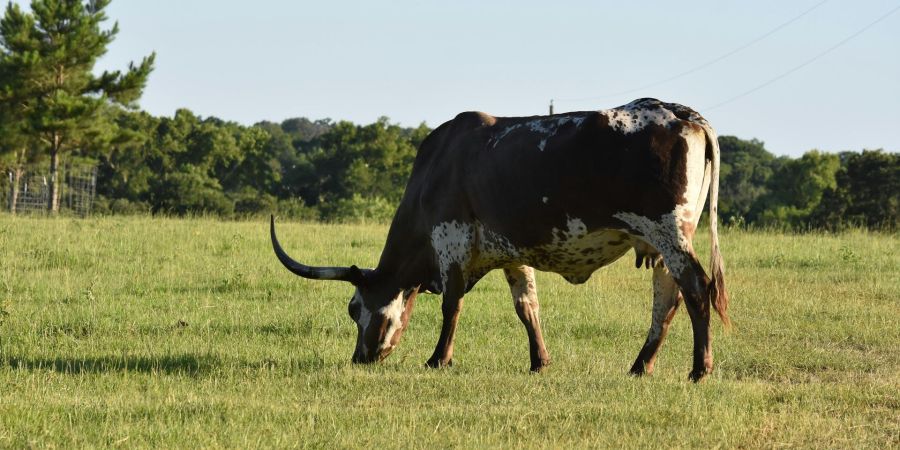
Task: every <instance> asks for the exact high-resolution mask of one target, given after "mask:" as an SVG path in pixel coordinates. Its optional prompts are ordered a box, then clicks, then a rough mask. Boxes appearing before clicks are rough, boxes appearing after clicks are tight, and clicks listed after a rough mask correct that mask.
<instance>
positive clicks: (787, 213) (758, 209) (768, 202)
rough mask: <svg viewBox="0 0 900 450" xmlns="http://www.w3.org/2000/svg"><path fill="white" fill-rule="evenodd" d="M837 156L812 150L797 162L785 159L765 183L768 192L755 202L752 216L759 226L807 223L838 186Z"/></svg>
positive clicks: (800, 224) (838, 165) (796, 160)
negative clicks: (819, 205)
mask: <svg viewBox="0 0 900 450" xmlns="http://www.w3.org/2000/svg"><path fill="white" fill-rule="evenodd" d="M840 166H841V163H840V158H839V157H838V155H836V154H832V153H823V152H820V151H817V150H812V151H809V152H806V153H804V154H803V156H802V157H800V158H797V159H788V158H786V159H785V160H784V161H783V162H782V163H781V164H780V167H778V168H777V169H776V170H775V173H774V175H773V176H772V177H771V178H770V179H769V181H768V183H767V184H766V189H767V191H768V192H767V193H766V194H764V195H762V196H761V197H759V198H758V199H757V201H756V202H755V203H754V205H753V208H752V214H751V216H752V217H754V218H755V221H756V222H757V223H759V224H762V225H777V226H785V225H787V226H794V227H796V226H802V225H806V224H808V218H809V215H810V213H811V212H812V211H813V209H814V208H815V207H816V206H818V204H819V202H820V200H821V199H822V195H823V194H824V193H825V191H826V190H828V189H834V188H835V187H836V186H837V181H836V178H835V175H836V173H837V171H838V169H839V168H840Z"/></svg>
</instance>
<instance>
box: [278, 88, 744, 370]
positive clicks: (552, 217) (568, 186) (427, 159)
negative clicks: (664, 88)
mask: <svg viewBox="0 0 900 450" xmlns="http://www.w3.org/2000/svg"><path fill="white" fill-rule="evenodd" d="M718 176H719V149H718V142H717V137H716V135H715V132H714V131H713V129H712V127H711V126H710V125H709V124H708V123H707V122H706V120H704V119H703V118H702V117H701V116H700V115H699V114H698V113H696V112H695V111H693V110H692V109H690V108H688V107H685V106H682V105H677V104H673V103H664V102H661V101H659V100H655V99H649V98H645V99H639V100H635V101H634V102H631V103H629V104H627V105H624V106H620V107H617V108H612V109H607V110H600V111H583V112H572V113H564V114H557V115H552V116H535V117H493V116H490V115H488V114H485V113H481V112H466V113H462V114H459V115H458V116H456V117H455V118H454V119H453V120H451V121H449V122H447V123H444V124H443V125H441V126H440V127H438V128H437V129H435V130H434V131H433V132H432V133H431V134H430V135H429V136H428V137H427V138H426V139H425V141H424V142H423V143H422V145H421V147H420V148H419V152H418V154H417V156H416V160H415V163H414V166H413V170H412V175H411V176H410V179H409V182H408V184H407V187H406V192H405V194H404V196H403V199H402V201H401V203H400V206H399V208H398V210H397V213H396V215H395V217H394V220H393V222H392V224H391V229H390V231H389V233H388V238H387V243H386V245H385V248H384V251H383V253H382V256H381V260H380V261H379V264H378V267H376V268H375V269H370V270H365V271H362V276H361V278H358V279H357V278H353V277H351V276H350V275H342V276H343V277H344V278H342V279H352V280H357V281H353V282H354V284H355V285H356V286H357V293H356V294H355V295H354V298H353V302H354V303H352V304H351V316H352V317H354V320H356V321H357V324H358V325H360V323H361V322H363V323H365V326H364V327H363V326H361V325H360V339H361V341H358V342H359V343H358V349H359V348H362V349H363V350H362V351H361V354H359V355H355V356H354V360H357V359H358V360H360V361H362V362H368V361H375V360H379V359H381V358H383V357H384V356H385V355H386V353H385V351H387V352H389V351H390V350H391V349H393V346H394V345H395V344H396V341H397V340H398V338H397V336H398V335H399V332H400V331H402V329H403V328H404V327H405V326H406V324H405V322H404V320H405V319H403V318H404V317H405V318H408V316H409V314H408V311H407V308H405V307H404V305H405V304H406V303H405V301H404V298H405V294H402V293H406V292H412V291H413V290H414V291H415V292H418V291H420V290H424V291H430V292H434V293H442V294H443V307H442V312H443V314H444V323H443V326H442V329H441V336H440V338H439V342H438V345H437V348H436V349H435V352H434V354H433V356H432V358H431V359H429V361H428V365H429V366H433V367H441V366H446V365H450V363H451V356H452V351H453V336H454V333H455V330H456V321H457V319H458V316H459V313H460V310H461V308H462V298H463V296H464V294H465V293H466V292H468V291H469V290H470V289H471V288H472V287H473V286H474V285H475V284H476V283H477V282H478V280H480V279H481V278H482V277H483V276H484V275H485V274H486V273H487V272H489V271H491V270H493V269H503V270H505V271H506V273H507V276H508V277H509V279H510V280H511V281H510V287H511V292H512V295H513V297H514V299H519V300H516V301H515V303H514V304H515V305H517V313H518V314H519V317H520V319H522V322H523V324H524V325H525V328H526V331H527V332H528V335H529V342H530V345H531V350H532V352H531V358H532V370H535V371H539V370H541V369H543V368H544V367H545V366H546V365H547V364H548V363H549V356H548V353H547V352H546V349H545V348H544V344H543V338H542V337H541V332H540V320H539V317H538V312H537V311H538V306H537V293H536V288H535V284H534V282H533V270H532V268H533V269H537V270H541V271H548V272H555V273H558V274H560V275H561V276H563V277H564V278H565V279H566V280H568V281H569V282H571V283H576V284H578V283H584V282H585V281H587V280H588V279H589V278H590V277H591V274H593V273H594V271H596V270H597V269H599V268H601V267H603V266H605V265H608V264H611V263H612V262H614V261H616V260H617V259H619V258H620V257H621V256H623V255H624V254H625V253H627V252H628V251H629V250H631V249H633V250H634V252H635V265H636V266H637V267H642V266H643V267H647V268H651V267H652V268H653V269H654V286H656V288H655V289H654V309H653V314H652V318H651V326H650V331H649V332H648V338H647V341H646V342H645V344H644V347H643V348H642V350H641V352H640V354H639V356H638V359H637V361H635V364H634V365H633V366H632V370H631V372H632V373H634V374H644V373H649V372H650V371H651V370H652V367H653V362H654V358H655V355H656V352H657V350H658V348H659V346H660V344H661V343H662V339H663V338H664V337H665V330H667V329H668V323H669V321H670V320H671V317H672V315H673V314H674V312H675V310H676V309H677V308H678V306H679V304H681V303H682V300H683V302H684V303H685V305H686V307H687V310H688V313H689V314H690V316H691V322H692V326H693V328H694V342H695V348H694V361H693V362H694V364H693V370H692V371H691V378H692V379H694V380H699V379H701V378H703V376H704V375H706V374H707V373H709V372H710V371H711V370H712V351H711V348H710V345H709V341H710V338H709V317H710V306H712V307H714V308H715V309H716V311H717V312H718V313H719V315H720V317H721V318H722V320H723V321H725V322H726V323H727V322H728V317H727V315H726V308H727V295H726V293H725V284H724V268H723V267H724V265H723V263H722V258H721V252H720V251H719V246H718V234H717V217H716V207H717V201H718V200H717V198H718ZM707 197H709V199H710V202H709V212H710V238H711V240H712V252H711V253H712V258H711V261H710V265H709V269H710V276H708V275H707V273H706V272H705V271H704V269H703V267H702V266H701V264H700V262H699V261H698V260H697V257H696V254H695V253H694V249H693V244H692V242H693V238H694V234H695V230H696V229H697V225H698V223H699V220H700V216H701V213H702V211H703V209H704V204H705V203H706V200H707ZM273 239H274V231H273ZM330 269H332V270H333V269H334V268H330ZM319 278H321V277H319ZM523 286H528V287H529V288H528V289H524V288H523ZM523 289H524V290H523ZM414 296H415V295H413V297H414ZM523 298H524V299H527V301H522V299H523ZM354 305H355V306H354ZM410 308H411V307H410ZM362 310H364V311H362ZM354 311H358V313H354ZM373 329H377V330H382V331H377V332H376V331H372V330H373ZM385 336H387V340H388V341H390V342H389V343H388V344H385V342H384V341H385ZM367 339H368V340H370V341H371V342H370V343H366V342H365V341H366V340H367ZM385 349H387V350H385ZM359 352H360V350H358V353H359Z"/></svg>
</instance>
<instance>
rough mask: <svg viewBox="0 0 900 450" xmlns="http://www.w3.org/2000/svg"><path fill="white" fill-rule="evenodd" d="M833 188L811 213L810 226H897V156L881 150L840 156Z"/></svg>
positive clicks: (899, 220) (899, 222)
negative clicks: (839, 165)
mask: <svg viewBox="0 0 900 450" xmlns="http://www.w3.org/2000/svg"><path fill="white" fill-rule="evenodd" d="M840 157H841V169H840V170H839V171H838V172H837V175H836V186H835V187H834V188H829V189H826V190H825V192H824V193H823V194H822V201H821V202H820V203H819V205H818V206H817V207H816V209H815V210H814V211H813V213H812V222H813V224H814V225H817V226H820V227H824V228H830V229H837V228H841V227H843V226H846V225H857V226H867V227H870V228H884V229H889V230H896V229H897V227H898V226H900V154H897V153H886V152H883V151H881V150H875V151H872V150H863V152H862V153H849V152H847V153H842V154H841V155H840Z"/></svg>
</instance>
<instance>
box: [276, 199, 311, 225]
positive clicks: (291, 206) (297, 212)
mask: <svg viewBox="0 0 900 450" xmlns="http://www.w3.org/2000/svg"><path fill="white" fill-rule="evenodd" d="M277 208H278V209H277V211H278V215H279V216H280V217H282V218H285V219H292V220H305V221H316V220H319V210H317V209H316V208H314V207H311V206H307V205H306V203H304V202H303V199H299V198H290V199H284V200H279V201H278V204H277Z"/></svg>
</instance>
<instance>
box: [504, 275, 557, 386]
mask: <svg viewBox="0 0 900 450" xmlns="http://www.w3.org/2000/svg"><path fill="white" fill-rule="evenodd" d="M503 273H504V274H505V275H506V281H507V282H508V283H509V289H510V291H512V297H513V304H514V305H515V307H516V314H517V315H518V316H519V320H521V321H522V323H523V324H524V325H525V331H526V332H528V348H529V351H530V353H531V371H532V372H540V371H541V369H543V368H544V367H546V366H547V365H548V364H550V354H549V353H547V348H546V347H544V336H543V333H542V332H541V319H540V316H539V314H538V313H539V310H540V306H539V305H538V298H537V287H536V284H535V282H534V269H533V268H531V267H528V266H519V267H516V268H508V269H503Z"/></svg>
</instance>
